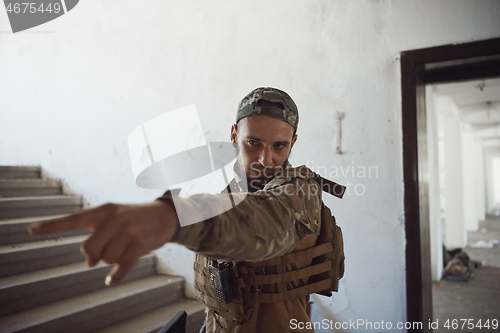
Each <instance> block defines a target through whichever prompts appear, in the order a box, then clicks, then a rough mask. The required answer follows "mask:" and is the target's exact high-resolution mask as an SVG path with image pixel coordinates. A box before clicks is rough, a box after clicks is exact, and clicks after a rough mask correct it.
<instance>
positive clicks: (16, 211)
mask: <svg viewBox="0 0 500 333" xmlns="http://www.w3.org/2000/svg"><path fill="white" fill-rule="evenodd" d="M81 209H82V197H81V196H73V195H48V196H39V197H36V196H35V197H33V196H32V197H20V198H0V219H12V218H17V217H30V216H46V215H57V214H69V213H74V212H77V211H79V210H81Z"/></svg>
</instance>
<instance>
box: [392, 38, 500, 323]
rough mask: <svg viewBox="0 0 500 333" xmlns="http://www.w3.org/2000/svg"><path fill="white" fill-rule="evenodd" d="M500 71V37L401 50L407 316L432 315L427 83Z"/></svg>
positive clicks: (423, 318)
mask: <svg viewBox="0 0 500 333" xmlns="http://www.w3.org/2000/svg"><path fill="white" fill-rule="evenodd" d="M494 77H500V38H495V39H490V40H485V41H478V42H472V43H465V44H455V45H444V46H438V47H431V48H425V49H419V50H410V51H405V52H402V53H401V89H402V126H403V172H404V176H403V177H404V190H405V194H404V205H405V234H406V302H407V304H406V307H407V319H406V320H407V321H410V322H422V323H423V324H424V325H422V328H421V329H413V330H409V332H431V329H430V328H429V327H428V325H426V324H427V323H428V322H429V321H430V320H432V317H433V315H432V289H431V287H432V272H431V260H430V259H431V246H430V245H431V237H430V222H429V216H430V212H429V209H430V207H429V170H428V162H429V161H428V157H429V155H428V153H429V152H428V142H427V139H428V136H427V134H428V133H427V125H428V123H427V112H426V85H429V84H436V83H445V82H449V83H450V82H460V81H466V80H475V79H487V78H494Z"/></svg>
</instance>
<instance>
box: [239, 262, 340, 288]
mask: <svg viewBox="0 0 500 333" xmlns="http://www.w3.org/2000/svg"><path fill="white" fill-rule="evenodd" d="M332 268H333V262H332V261H331V260H328V261H325V262H322V263H319V264H316V265H312V266H306V267H304V268H301V269H296V270H294V271H290V272H286V273H282V274H265V275H255V282H254V279H253V278H252V277H250V276H248V275H243V280H244V281H245V284H246V285H250V284H254V283H255V284H273V283H280V282H287V281H295V280H298V279H305V278H308V277H310V276H312V275H316V274H320V273H324V272H328V271H329V270H331V269H332Z"/></svg>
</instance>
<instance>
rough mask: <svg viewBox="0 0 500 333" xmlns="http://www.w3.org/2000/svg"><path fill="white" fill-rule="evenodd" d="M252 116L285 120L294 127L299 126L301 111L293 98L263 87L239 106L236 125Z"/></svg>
mask: <svg viewBox="0 0 500 333" xmlns="http://www.w3.org/2000/svg"><path fill="white" fill-rule="evenodd" d="M251 115H263V116H268V117H272V118H276V119H280V120H283V121H284V122H287V123H289V124H290V125H292V126H293V128H294V129H295V130H297V127H298V126H299V110H298V109H297V105H296V104H295V102H294V101H293V100H292V98H291V97H290V96H289V95H288V94H287V93H286V92H284V91H282V90H279V89H276V88H269V87H261V88H256V89H254V90H252V91H251V92H250V93H249V94H248V95H246V96H245V98H243V99H242V100H241V102H240V104H239V105H238V114H237V115H236V123H238V121H240V119H243V118H245V117H248V116H251Z"/></svg>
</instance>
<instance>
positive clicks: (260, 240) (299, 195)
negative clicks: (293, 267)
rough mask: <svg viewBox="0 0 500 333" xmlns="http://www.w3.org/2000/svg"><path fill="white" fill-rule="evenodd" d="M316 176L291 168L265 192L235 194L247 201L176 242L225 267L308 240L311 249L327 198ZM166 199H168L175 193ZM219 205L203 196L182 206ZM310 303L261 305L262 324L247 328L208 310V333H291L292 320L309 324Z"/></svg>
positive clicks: (182, 232)
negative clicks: (322, 206) (271, 325)
mask: <svg viewBox="0 0 500 333" xmlns="http://www.w3.org/2000/svg"><path fill="white" fill-rule="evenodd" d="M314 176H315V174H314V173H313V172H312V171H311V170H310V169H308V168H307V167H305V166H300V167H297V168H293V167H291V166H290V164H287V165H286V167H285V168H284V170H283V172H282V173H281V174H280V175H278V176H276V177H275V178H274V179H273V180H271V181H270V182H269V183H267V184H266V186H265V187H264V188H263V189H262V190H259V191H256V192H253V193H245V194H242V193H232V194H230V195H234V196H241V195H246V197H245V198H244V199H242V200H238V201H241V202H240V203H239V204H238V205H237V206H236V207H233V208H232V209H230V210H228V211H226V212H224V213H222V214H219V215H217V216H214V217H213V218H210V219H207V220H204V221H202V222H199V223H195V224H192V225H187V226H184V227H182V228H180V229H179V231H178V232H177V234H176V235H175V237H174V239H173V240H172V241H173V242H175V243H178V244H182V245H184V246H186V247H187V248H188V249H191V250H193V251H196V252H197V256H199V255H200V254H201V255H204V256H207V257H210V258H213V259H217V260H220V261H250V262H257V261H262V260H267V259H270V258H274V257H278V256H281V255H283V254H286V253H289V252H292V251H293V250H294V249H295V248H296V247H297V246H298V245H299V244H301V243H302V244H304V243H307V242H308V240H307V239H309V243H310V237H308V236H315V235H318V234H319V232H320V223H321V222H320V219H321V203H322V198H321V195H322V192H321V189H320V188H319V185H318V184H317V183H316V182H315V181H314V180H313V178H314ZM231 183H232V185H233V190H234V184H238V183H239V182H238V176H237V174H236V173H235V179H234V180H233V181H232V182H231ZM164 196H167V198H168V196H169V193H168V192H167V193H166V194H165V195H164ZM226 196H227V194H226ZM219 200H222V199H220V198H219V195H217V194H215V195H208V194H207V195H203V194H201V195H194V196H191V197H189V198H186V199H184V200H182V205H185V207H183V209H186V210H187V211H191V212H193V213H195V212H196V210H197V209H199V208H200V207H204V209H206V207H215V208H216V207H217V205H218V204H219V203H218V201H219ZM235 201H236V200H235ZM176 204H178V202H176ZM306 238H307V239H306ZM314 239H315V238H314ZM303 241H304V242H303ZM313 244H314V242H313V243H312V244H311V245H309V246H312V245H313ZM197 260H198V258H197ZM308 299H309V298H308V297H303V298H301V299H296V300H292V301H286V302H283V303H279V304H261V305H260V306H261V307H262V308H261V309H260V311H258V315H257V316H256V318H254V320H252V322H250V323H247V324H245V325H235V324H233V323H231V322H228V321H226V320H225V319H224V318H222V317H219V316H218V315H217V314H215V313H213V311H211V310H208V311H207V316H206V322H205V325H206V332H210V333H211V332H238V333H239V332H245V333H246V332H260V331H268V332H273V331H288V330H289V328H290V324H289V323H290V320H291V319H297V320H299V321H308V318H307V316H306V314H305V306H306V305H307V302H308ZM269 316H271V317H272V318H269ZM276 318H281V319H282V320H281V321H279V320H276ZM269 320H271V321H272V322H273V323H274V325H278V326H274V330H269V329H270V327H269V326H268V325H269ZM263 325H264V326H263ZM297 332H300V330H299V331H297ZM304 332H306V331H304Z"/></svg>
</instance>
